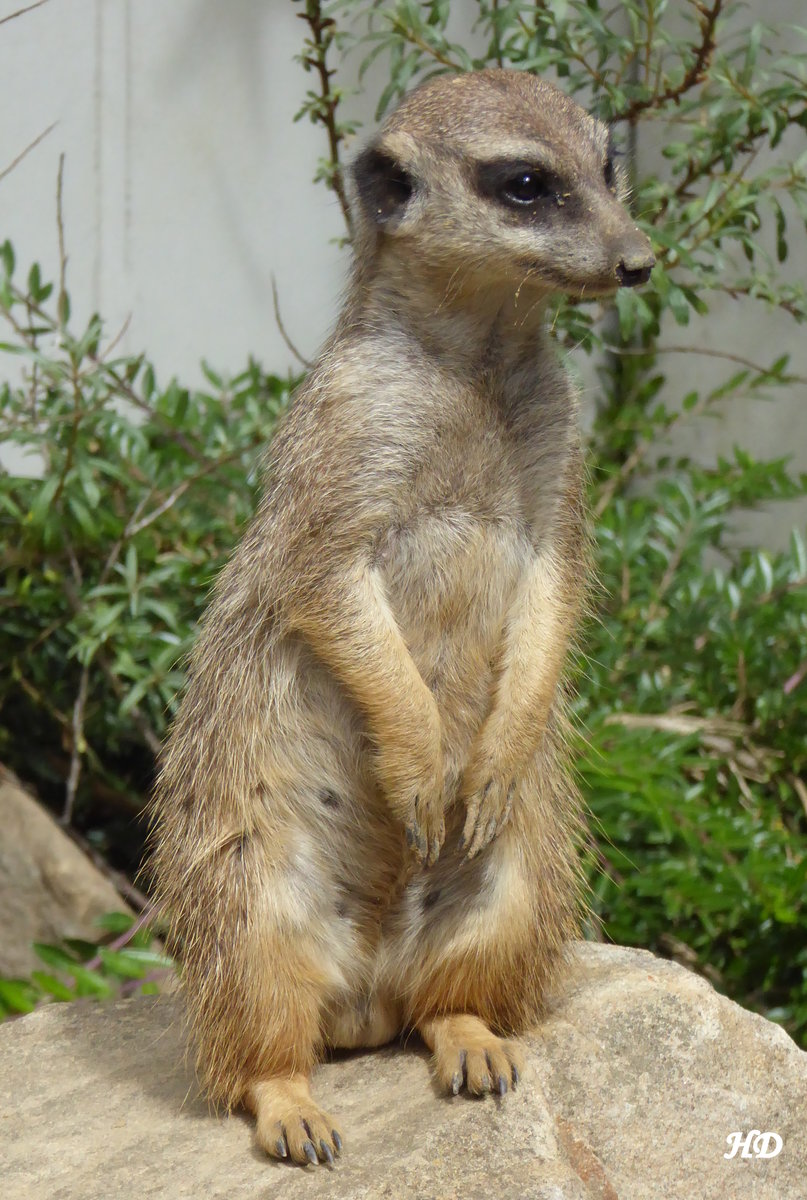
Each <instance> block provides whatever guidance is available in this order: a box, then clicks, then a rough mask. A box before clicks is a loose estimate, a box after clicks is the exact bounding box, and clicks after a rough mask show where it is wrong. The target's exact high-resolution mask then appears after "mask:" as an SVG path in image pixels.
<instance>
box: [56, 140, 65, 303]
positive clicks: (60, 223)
mask: <svg viewBox="0 0 807 1200" xmlns="http://www.w3.org/2000/svg"><path fill="white" fill-rule="evenodd" d="M63 184H64V152H62V153H61V154H60V155H59V173H58V175H57V176H56V228H57V229H58V231H59V295H58V298H57V301H56V311H57V312H58V314H59V319H60V321H62V322H63V318H64V316H65V315H66V312H65V304H66V302H67V288H66V284H67V253H66V251H65V248H64V214H63V212H62V187H63Z"/></svg>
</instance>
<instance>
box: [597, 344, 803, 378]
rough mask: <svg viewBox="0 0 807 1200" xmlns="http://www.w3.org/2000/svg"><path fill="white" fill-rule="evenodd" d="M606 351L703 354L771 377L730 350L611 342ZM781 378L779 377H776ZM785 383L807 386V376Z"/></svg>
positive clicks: (639, 355)
mask: <svg viewBox="0 0 807 1200" xmlns="http://www.w3.org/2000/svg"><path fill="white" fill-rule="evenodd" d="M605 349H606V350H607V351H608V353H609V354H618V355H620V356H622V355H635V356H637V357H640V358H641V357H642V356H643V355H649V356H651V357H652V356H653V355H655V354H701V355H703V356H704V357H706V358H720V359H725V361H726V362H735V363H738V364H739V366H741V367H748V369H749V371H756V372H757V374H758V375H770V374H771V371H770V368H769V367H763V366H762V365H761V364H760V363H757V362H753V361H752V360H751V359H750V358H744V357H743V355H742V354H732V353H730V352H729V351H728V350H711V349H708V348H707V347H705V346H653V348H652V349H648V348H647V347H645V346H615V345H611V344H610V343H609V342H606V343H605ZM776 378H777V379H778V378H780V377H779V376H777V377H776ZM781 380H782V382H783V383H805V384H807V375H790V374H788V375H784V376H782V377H781Z"/></svg>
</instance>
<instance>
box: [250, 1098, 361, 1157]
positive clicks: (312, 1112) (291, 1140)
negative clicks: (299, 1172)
mask: <svg viewBox="0 0 807 1200" xmlns="http://www.w3.org/2000/svg"><path fill="white" fill-rule="evenodd" d="M247 1105H248V1107H249V1108H251V1109H252V1111H253V1112H254V1113H255V1117H256V1120H257V1126H256V1131H255V1133H256V1137H257V1140H258V1144H259V1145H260V1146H261V1147H262V1148H263V1149H264V1150H265V1151H266V1153H267V1154H270V1155H271V1156H272V1158H288V1159H290V1160H291V1161H292V1162H296V1163H299V1164H300V1165H301V1166H307V1165H308V1164H309V1163H310V1164H311V1165H312V1166H316V1164H317V1163H320V1162H326V1163H328V1165H329V1166H332V1165H333V1161H334V1159H335V1158H336V1157H337V1156H338V1154H339V1153H340V1151H341V1149H342V1138H341V1135H340V1133H339V1130H338V1129H337V1128H336V1126H335V1124H334V1122H333V1120H332V1118H331V1117H330V1116H329V1115H328V1114H327V1113H326V1112H323V1111H322V1109H321V1108H320V1107H319V1106H318V1105H317V1104H315V1103H314V1101H313V1100H312V1099H311V1093H310V1091H309V1088H308V1080H307V1079H306V1077H305V1076H304V1075H294V1076H292V1077H291V1078H290V1079H263V1080H261V1081H260V1082H259V1083H253V1084H252V1086H251V1087H250V1089H249V1094H248V1096H247Z"/></svg>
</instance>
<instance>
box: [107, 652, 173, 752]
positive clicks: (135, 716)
mask: <svg viewBox="0 0 807 1200" xmlns="http://www.w3.org/2000/svg"><path fill="white" fill-rule="evenodd" d="M95 661H96V662H97V663H98V666H99V667H100V668H101V670H102V671H103V673H104V675H106V678H107V681H108V683H109V685H110V687H111V688H112V690H113V692H114V693H115V695H116V696H117V697H118V699H121V697H122V696H123V687H122V685H121V681H120V680H119V679H118V677H117V675H116V674H115V673H114V671H113V670H112V668H111V666H110V665H109V660H108V659H107V657H106V655H104V654H97V655H96V659H95ZM129 716H130V717H131V718H132V724H133V725H134V727H135V729H137V730H138V732H139V733H140V736H141V737H142V739H143V741H144V742H145V744H146V745H147V746H148V748H149V750H150V751H151V753H152V754H153V755H154V757H155V758H158V757H159V754H160V751H161V750H162V741H161V739H160V737H159V735H158V734H157V733H156V732H155V730H154V728H153V726H152V725H151V724H150V723H149V721H148V720H147V719H146V718H145V717H144V716H143V713H142V712H141V710H140V708H138V706H137V705H136V704H133V705H132V707H131V708H130V709H129Z"/></svg>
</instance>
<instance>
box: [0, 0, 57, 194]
mask: <svg viewBox="0 0 807 1200" xmlns="http://www.w3.org/2000/svg"><path fill="white" fill-rule="evenodd" d="M45 2H46V0H40V3H41V4H44V3H45ZM22 11H23V12H24V11H26V10H25V9H23V10H22ZM18 15H19V14H18V13H12V16H18ZM4 20H6V21H10V20H11V17H5V18H4ZM1 24H2V21H0V25H1ZM58 124H59V122H58V121H54V122H53V124H52V125H48V127H47V129H43V130H42V132H41V133H40V135H39V137H35V138H34V140H33V141H32V142H29V143H28V145H27V146H26V147H25V149H24V150H21V151H20V153H19V154H18V155H17V157H16V158H13V159H12V160H11V162H10V163H9V164H8V166H7V167H4V168H3V170H2V171H0V182H2V180H4V179H5V177H6V175H10V174H11V172H12V171H13V170H14V168H15V167H16V166H19V164H20V163H21V162H22V160H23V159H24V158H25V156H26V154H30V152H31V151H32V150H33V149H34V147H35V146H38V145H39V143H40V142H41V141H44V139H45V138H46V137H47V136H48V134H49V133H53V130H54V129H55V128H56V126H57V125H58Z"/></svg>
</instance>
